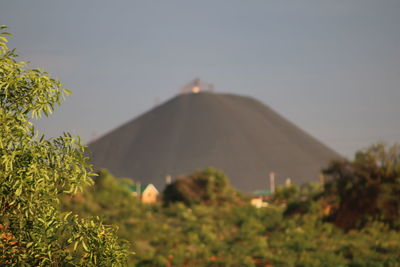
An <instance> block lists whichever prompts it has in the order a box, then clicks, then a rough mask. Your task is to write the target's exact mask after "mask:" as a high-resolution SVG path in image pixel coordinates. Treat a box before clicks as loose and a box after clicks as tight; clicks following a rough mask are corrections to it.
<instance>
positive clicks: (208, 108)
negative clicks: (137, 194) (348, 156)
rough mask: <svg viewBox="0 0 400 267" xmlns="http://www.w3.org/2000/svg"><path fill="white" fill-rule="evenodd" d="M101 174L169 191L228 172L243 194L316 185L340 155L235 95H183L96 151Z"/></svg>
mask: <svg viewBox="0 0 400 267" xmlns="http://www.w3.org/2000/svg"><path fill="white" fill-rule="evenodd" d="M89 149H90V151H91V157H92V162H93V164H94V166H95V168H106V169H109V170H110V171H111V172H112V173H113V174H114V175H116V176H119V177H131V178H133V179H134V180H136V181H140V182H142V183H153V184H155V186H156V187H157V188H159V189H161V190H162V189H163V188H164V186H165V177H166V176H167V175H171V176H172V177H175V176H177V175H181V174H187V173H191V172H193V171H195V170H198V169H202V168H205V167H210V166H212V167H215V168H217V169H220V170H223V171H224V172H225V173H226V174H227V175H228V177H229V179H230V182H231V184H232V185H233V186H234V187H236V188H237V189H239V190H241V191H244V192H251V191H253V190H256V189H265V188H269V182H268V181H269V179H268V175H269V173H270V172H275V173H276V179H277V181H276V183H277V184H279V183H283V182H284V180H285V179H286V178H288V177H290V178H291V180H292V182H293V183H296V184H302V183H305V182H309V181H317V180H318V177H319V173H320V171H321V169H322V168H323V167H325V166H326V165H327V164H328V162H329V161H330V160H331V159H333V158H337V157H339V156H338V154H336V153H335V152H334V151H332V150H331V149H329V148H328V147H326V146H325V145H323V144H321V143H320V142H319V141H317V140H316V139H314V138H313V137H311V136H310V135H308V134H307V133H305V132H304V131H302V130H301V129H299V128H298V127H296V126H295V125H293V124H292V123H291V122H289V121H288V120H286V119H285V118H283V117H282V116H280V115H278V114H277V113H276V112H275V111H273V110H272V109H270V108H269V107H267V106H266V105H264V104H262V103H261V102H259V101H257V100H255V99H252V98H249V97H244V96H237V95H232V94H216V93H198V94H182V95H178V96H177V97H175V98H173V99H171V100H170V101H168V102H166V103H164V104H162V105H160V106H158V107H156V108H154V109H152V110H150V111H149V112H147V113H145V114H143V115H141V116H140V117H138V118H136V119H134V120H132V121H129V122H127V123H126V124H124V125H122V126H121V127H119V128H117V129H115V130H113V131H112V132H110V133H108V134H106V135H105V136H103V137H101V138H100V139H98V140H96V141H95V142H93V143H91V144H90V145H89Z"/></svg>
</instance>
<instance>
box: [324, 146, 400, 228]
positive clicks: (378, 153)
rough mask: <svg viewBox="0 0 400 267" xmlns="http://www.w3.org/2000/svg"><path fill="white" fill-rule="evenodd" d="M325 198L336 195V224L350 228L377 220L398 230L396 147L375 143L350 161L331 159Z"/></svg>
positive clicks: (399, 150)
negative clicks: (337, 205) (337, 203)
mask: <svg viewBox="0 0 400 267" xmlns="http://www.w3.org/2000/svg"><path fill="white" fill-rule="evenodd" d="M325 174H326V175H328V177H330V182H329V183H327V185H326V193H325V195H326V196H327V197H329V196H336V197H337V198H338V202H339V207H338V209H337V211H336V213H335V214H334V216H333V221H334V222H335V224H336V225H338V226H340V227H342V228H344V229H351V228H354V227H362V226H364V225H365V224H366V223H367V222H368V221H370V220H380V221H383V222H386V223H388V224H390V225H391V227H394V228H397V229H400V221H399V217H400V198H399V195H400V146H399V145H393V146H392V147H389V148H386V147H385V146H384V145H376V146H372V147H371V148H369V149H367V150H365V151H361V152H358V153H357V155H356V157H355V159H354V161H348V160H342V161H336V162H333V163H332V164H331V165H330V167H329V168H327V169H326V170H325Z"/></svg>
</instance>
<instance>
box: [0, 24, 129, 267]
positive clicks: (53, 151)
mask: <svg viewBox="0 0 400 267" xmlns="http://www.w3.org/2000/svg"><path fill="white" fill-rule="evenodd" d="M5 28H6V27H4V26H2V27H0V31H1V33H0V181H1V182H0V234H1V236H2V238H1V239H0V265H10V266H32V265H34V266H36V265H37V266H61V265H70V266H116V265H121V264H123V263H124V261H125V259H126V254H127V252H126V249H125V246H124V245H121V244H120V242H119V241H118V240H117V239H116V236H115V234H113V233H114V232H115V229H113V228H111V227H108V226H104V225H103V224H102V223H101V222H99V221H98V220H84V219H79V218H78V217H77V216H70V215H69V213H61V212H60V211H59V209H58V203H59V195H60V194H76V193H77V192H78V191H80V190H82V189H83V187H84V186H88V185H91V184H92V180H91V178H90V176H91V175H92V173H91V166H90V165H89V164H88V159H87V158H85V157H84V153H83V151H84V148H83V146H82V145H81V144H80V141H79V139H75V138H73V137H72V136H71V135H69V134H64V136H62V137H58V138H55V139H50V140H48V139H45V138H44V137H43V136H41V137H40V138H39V135H38V133H37V131H35V129H34V126H33V123H32V122H31V120H32V119H35V118H39V117H41V116H42V115H43V114H44V115H46V116H48V115H49V114H51V113H52V111H53V110H54V108H55V106H56V105H58V104H59V103H60V102H61V100H62V98H63V97H64V96H65V95H66V94H69V91H68V90H66V89H64V88H63V87H62V85H61V83H60V82H59V81H57V80H55V79H52V78H50V77H49V75H48V74H47V73H46V72H43V71H42V70H39V69H28V68H27V67H26V63H24V62H17V61H16V57H17V55H16V54H15V51H14V50H9V49H8V47H7V39H6V36H7V35H9V34H8V33H6V32H4V29H5Z"/></svg>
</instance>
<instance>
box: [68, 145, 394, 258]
mask: <svg viewBox="0 0 400 267" xmlns="http://www.w3.org/2000/svg"><path fill="white" fill-rule="evenodd" d="M324 173H325V184H321V183H318V184H317V183H316V184H306V185H304V186H301V187H298V186H296V185H290V186H283V187H278V188H277V190H276V191H275V193H274V194H273V195H272V196H270V197H269V199H268V200H267V203H268V205H267V206H266V207H262V208H256V207H254V206H252V205H250V199H251V196H250V195H244V194H242V193H239V192H237V191H235V189H233V188H232V187H231V186H230V185H229V180H228V178H227V177H226V176H225V175H224V174H223V173H222V172H220V171H217V170H214V169H211V168H208V169H206V170H203V171H197V172H195V173H193V174H189V175H187V176H185V177H180V178H179V179H176V180H175V181H174V182H173V183H171V184H170V185H168V186H167V187H166V189H165V191H164V193H163V196H162V197H160V200H159V201H158V202H157V203H155V204H144V203H141V202H140V201H139V200H138V199H137V198H136V197H135V196H134V195H133V194H132V192H131V191H130V190H129V187H127V186H125V185H126V183H133V184H134V182H131V181H130V180H127V179H116V178H115V177H113V176H112V175H111V174H110V173H108V172H107V171H105V170H101V171H100V172H99V176H98V177H96V178H95V186H94V187H90V188H87V190H85V191H84V192H83V193H82V194H79V195H76V196H73V197H70V196H69V197H67V196H66V197H64V198H63V201H62V209H64V210H73V211H74V212H75V213H78V214H80V215H82V216H87V217H91V216H100V217H102V219H103V220H104V221H105V222H106V223H108V224H114V225H117V226H118V227H119V230H118V234H119V236H120V237H122V238H123V239H126V240H129V241H130V242H131V244H132V247H131V250H132V251H135V254H134V255H132V256H131V258H130V265H131V266H399V264H400V253H399V252H400V231H399V230H400V220H399V211H400V197H399V196H400V194H399V193H400V149H399V146H397V145H394V146H392V147H385V146H384V145H376V146H372V147H370V148H369V149H367V150H365V151H361V152H359V153H357V155H356V156H355V159H354V160H352V161H349V160H341V161H335V162H332V163H331V165H330V166H328V167H327V169H326V170H325V171H324Z"/></svg>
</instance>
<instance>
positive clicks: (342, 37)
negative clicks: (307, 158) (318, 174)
mask: <svg viewBox="0 0 400 267" xmlns="http://www.w3.org/2000/svg"><path fill="white" fill-rule="evenodd" d="M1 24H3V25H8V26H9V32H11V33H12V34H13V35H14V36H13V37H12V38H11V39H10V42H9V46H10V47H12V48H16V49H17V53H18V54H19V55H20V59H21V60H24V61H25V60H27V61H30V62H31V63H30V66H31V67H40V68H43V69H44V70H46V71H47V72H49V73H50V74H51V75H52V76H53V77H56V78H58V79H60V80H61V82H62V83H63V84H64V86H65V87H66V88H68V89H70V90H71V91H72V92H73V96H71V97H68V98H67V99H66V100H65V102H64V103H63V104H62V105H61V107H60V108H59V109H58V110H57V111H56V112H55V113H54V115H53V116H51V117H50V118H47V119H42V120H39V121H38V122H37V125H38V129H40V130H41V131H42V132H43V133H45V134H46V135H47V136H58V135H61V134H62V132H71V133H72V134H74V135H79V136H81V138H82V139H83V140H84V141H85V142H90V140H92V139H93V138H95V137H98V136H101V135H104V134H105V133H107V132H109V131H111V130H112V129H113V128H115V127H117V126H119V125H121V124H122V123H124V122H126V121H128V120H131V119H132V118H134V117H136V116H138V115H140V114H142V113H143V112H146V111H148V110H150V109H151V108H153V107H154V106H155V105H156V104H157V103H162V102H164V101H166V100H168V99H170V98H172V97H174V96H175V95H176V94H177V93H178V91H179V90H180V88H181V87H182V86H183V85H185V84H186V83H187V82H189V81H190V80H192V79H194V78H196V77H199V78H201V79H202V80H204V81H206V82H209V83H212V84H213V85H214V87H215V90H216V91H217V92H221V93H233V94H239V95H246V96H251V97H254V98H257V99H258V100H260V101H261V102H263V103H265V104H266V105H268V106H270V107H272V108H273V109H274V110H276V111H277V112H278V113H280V114H281V115H283V116H284V117H286V118H287V119H289V120H290V121H292V122H293V123H295V124H296V125H297V126H299V127H300V128H302V129H303V130H305V131H306V132H308V133H309V134H311V135H312V136H314V137H316V138H317V139H319V140H320V141H321V142H323V143H325V144H326V145H328V146H329V147H331V148H332V149H334V150H335V151H337V152H339V153H341V154H342V155H344V156H346V157H352V156H353V155H354V153H355V152H356V151H358V150H360V149H365V148H367V147H368V146H370V145H372V144H375V143H378V142H385V143H387V144H392V143H394V142H399V141H400V123H399V117H400V105H399V100H400V1H399V0H380V1H376V0H335V1H333V0H332V1H321V0H315V1H311V0H310V1H303V0H296V1H295V0H292V1H291V0H288V1H268V0H247V1H244V0H229V1H228V0H202V1H190V0H168V1H162V0H158V1H157V0H142V1H136V0H129V1H122V0H115V1H109V0H107V1H105V0H90V1H89V0H86V1H78V0H69V1H54V0H35V1H32V0H24V1H22V0H13V1H9V0H0V25H1Z"/></svg>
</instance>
